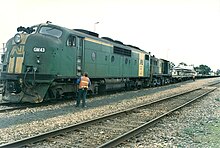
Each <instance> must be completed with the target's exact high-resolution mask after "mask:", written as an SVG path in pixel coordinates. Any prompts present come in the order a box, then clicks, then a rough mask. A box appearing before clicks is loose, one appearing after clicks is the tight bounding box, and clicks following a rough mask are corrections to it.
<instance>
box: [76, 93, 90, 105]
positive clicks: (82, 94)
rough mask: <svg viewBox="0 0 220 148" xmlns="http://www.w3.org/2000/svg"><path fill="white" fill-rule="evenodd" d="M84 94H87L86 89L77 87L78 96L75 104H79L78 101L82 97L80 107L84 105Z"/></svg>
mask: <svg viewBox="0 0 220 148" xmlns="http://www.w3.org/2000/svg"><path fill="white" fill-rule="evenodd" d="M86 94H87V89H79V90H78V97H77V99H76V106H79V104H80V101H81V99H82V107H85V105H86Z"/></svg>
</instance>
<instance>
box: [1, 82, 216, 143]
mask: <svg viewBox="0 0 220 148" xmlns="http://www.w3.org/2000/svg"><path fill="white" fill-rule="evenodd" d="M212 85H215V84H212ZM215 89H216V88H215V87H210V86H209V87H201V88H198V89H195V90H191V91H187V92H184V93H181V94H177V95H173V96H170V97H166V98H163V99H160V100H157V101H154V102H151V103H147V104H144V105H141V106H137V107H134V108H130V109H127V110H124V111H120V112H117V113H113V114H110V115H106V116H103V117H100V118H96V119H93V120H89V121H85V122H82V123H78V124H75V125H72V126H68V127H66V128H62V129H59V130H54V131H51V132H47V133H44V134H40V135H36V136H33V137H29V138H25V139H21V140H19V141H15V142H12V143H7V144H4V145H0V147H19V146H25V145H26V146H42V144H43V145H47V146H48V145H50V144H51V142H52V143H54V142H55V143H56V141H59V142H60V139H62V140H64V139H65V138H67V139H68V138H70V139H72V140H74V141H72V142H71V144H72V145H73V146H74V147H83V146H84V147H89V146H90V147H91V146H95V147H97V146H98V145H99V147H112V146H115V145H118V144H120V143H122V142H123V141H125V140H127V139H129V138H130V137H132V136H134V135H136V134H138V133H140V132H141V131H143V130H145V129H147V128H148V127H150V126H152V125H153V124H155V123H156V122H158V121H159V120H161V119H162V118H163V117H165V116H167V115H169V114H171V113H172V112H174V111H176V110H178V109H180V108H182V107H184V106H186V105H188V104H190V103H192V102H194V101H195V100H197V99H199V98H201V97H203V96H205V95H207V94H208V93H210V92H212V91H214V90H215ZM61 136H62V138H61ZM48 139H49V140H48ZM43 140H46V141H43ZM40 141H41V142H40ZM64 141H65V140H64ZM36 142H37V143H36ZM33 143H34V144H33Z"/></svg>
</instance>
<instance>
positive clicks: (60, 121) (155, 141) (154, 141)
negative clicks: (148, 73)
mask: <svg viewBox="0 0 220 148" xmlns="http://www.w3.org/2000/svg"><path fill="white" fill-rule="evenodd" d="M215 80H219V78H215V79H204V80H197V81H196V82H188V83H183V84H180V85H177V84H175V85H173V86H165V87H162V88H153V89H145V90H138V91H132V92H125V93H119V94H114V95H110V96H102V97H96V98H90V99H88V100H87V104H88V106H89V107H88V108H86V109H83V108H75V107H74V102H70V103H64V104H62V105H51V106H47V107H39V108H30V109H25V110H21V111H13V112H9V113H6V114H0V121H1V122H0V128H1V129H0V132H1V133H2V134H1V136H0V144H3V143H6V142H9V141H13V140H19V139H21V138H24V137H29V136H32V135H36V134H40V133H42V132H46V131H50V130H53V129H58V128H61V127H64V126H68V125H70V124H73V123H78V122H80V121H84V120H88V119H92V118H94V117H98V116H101V115H104V114H108V113H112V112H115V111H119V110H123V109H126V108H128V107H131V106H134V105H138V104H142V103H143V102H148V101H151V100H155V99H159V98H161V97H165V96H169V95H171V94H173V93H180V92H183V91H187V90H191V89H192V88H198V87H201V86H202V85H204V84H207V82H210V83H211V82H212V81H215ZM166 88H167V89H166ZM158 91H160V92H158ZM218 92H219V89H218V90H216V91H215V92H213V93H211V94H210V95H209V96H207V97H208V99H205V98H206V97H205V98H204V99H202V101H204V103H201V104H200V105H195V106H193V107H191V106H189V107H188V109H186V113H184V109H183V111H181V113H180V112H179V113H178V112H177V113H176V114H175V116H177V117H176V119H172V117H169V118H167V119H164V121H163V122H161V123H159V124H157V126H156V127H154V128H151V129H149V131H146V133H147V134H146V135H144V134H143V135H142V134H141V135H139V136H138V137H139V138H138V139H134V140H133V141H132V142H131V143H130V144H131V145H133V146H137V147H148V146H149V147H160V146H161V147H166V146H183V147H185V146H188V145H189V144H191V145H190V146H197V145H198V146H201V145H202V144H201V142H200V143H198V141H199V140H198V139H197V141H196V143H195V144H194V141H193V140H194V139H193V138H192V137H190V135H189V133H192V134H193V133H194V131H192V132H191V130H190V127H191V126H192V129H195V128H193V127H194V122H195V123H197V124H198V120H199V119H200V120H201V122H202V123H203V122H204V123H206V122H207V123H209V122H208V121H209V120H210V121H211V119H216V117H211V113H212V114H213V112H212V111H214V110H215V109H214V108H217V107H218V108H219V106H220V105H219V102H220V101H218V99H217V98H220V94H219V93H218ZM216 93H217V94H216ZM147 94H148V95H147ZM202 101H201V102H202ZM198 103H200V102H198ZM195 104H197V103H195ZM203 105H207V106H203ZM197 106H198V107H197ZM190 107H191V108H192V109H195V110H194V111H189V110H190ZM200 110H201V111H200ZM206 112H207V113H206ZM219 112H220V111H216V113H215V114H213V115H215V116H219ZM187 113H188V114H187ZM190 114H191V115H190ZM196 118H198V119H196ZM166 121H167V123H166ZM215 122H216V120H215ZM178 123H179V124H180V125H178ZM181 123H182V124H181ZM199 123H200V122H199ZM204 123H203V124H204ZM173 124H174V125H173ZM195 125H196V124H195ZM175 127H177V128H175ZM165 129H166V130H165ZM154 131H155V132H154ZM146 136H149V137H146ZM197 137H198V136H197ZM190 141H191V142H190ZM203 141H204V140H202V142H203ZM187 142H189V143H187Z"/></svg>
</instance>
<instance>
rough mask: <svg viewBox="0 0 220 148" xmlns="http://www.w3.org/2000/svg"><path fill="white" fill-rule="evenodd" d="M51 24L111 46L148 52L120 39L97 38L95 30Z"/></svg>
mask: <svg viewBox="0 0 220 148" xmlns="http://www.w3.org/2000/svg"><path fill="white" fill-rule="evenodd" d="M47 25H48V24H47ZM49 25H53V24H49ZM53 26H56V27H59V28H61V29H62V30H64V31H66V32H69V33H74V34H76V35H79V36H83V37H89V38H92V39H94V40H98V41H101V42H104V43H109V44H112V45H113V46H117V47H121V48H125V49H129V50H132V51H136V52H138V51H139V52H140V51H141V52H144V53H145V54H150V53H149V52H146V51H144V50H142V49H140V48H138V47H136V46H132V45H125V44H123V43H122V42H121V41H117V40H113V39H111V38H109V37H102V38H99V37H98V34H97V33H95V32H92V31H88V30H84V29H68V28H65V27H61V26H57V25H53Z"/></svg>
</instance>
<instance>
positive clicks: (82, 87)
mask: <svg viewBox="0 0 220 148" xmlns="http://www.w3.org/2000/svg"><path fill="white" fill-rule="evenodd" d="M77 84H78V85H79V89H78V97H77V98H76V107H79V105H80V101H81V99H82V107H86V95H87V89H88V88H89V87H90V85H91V81H90V79H89V77H88V73H86V72H85V73H84V74H83V76H81V77H80V78H79V79H77Z"/></svg>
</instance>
